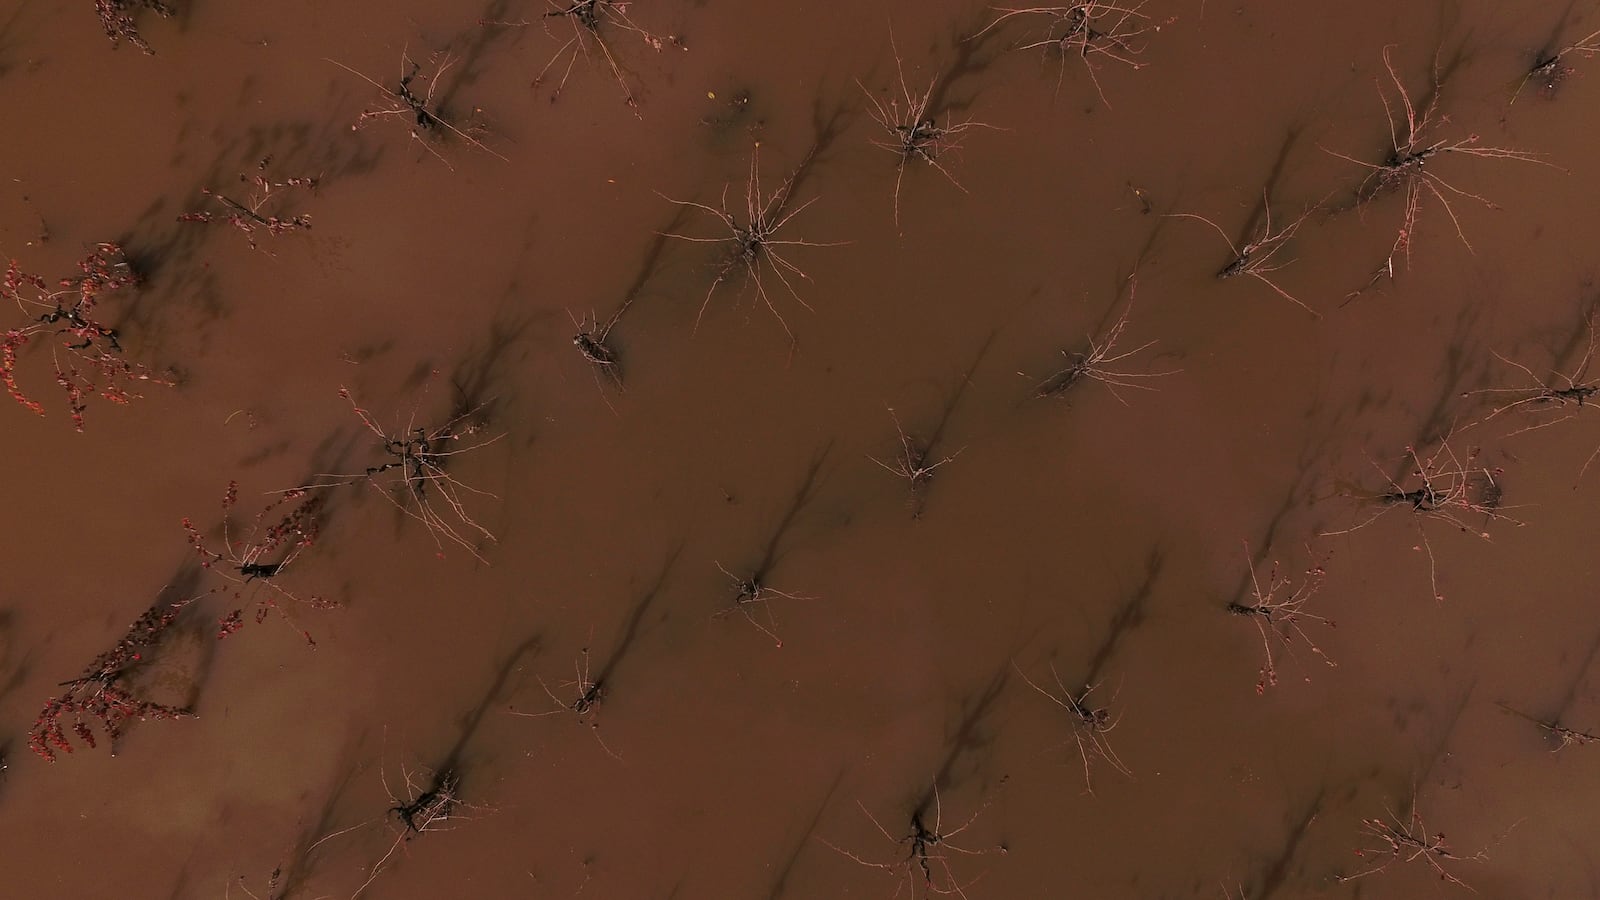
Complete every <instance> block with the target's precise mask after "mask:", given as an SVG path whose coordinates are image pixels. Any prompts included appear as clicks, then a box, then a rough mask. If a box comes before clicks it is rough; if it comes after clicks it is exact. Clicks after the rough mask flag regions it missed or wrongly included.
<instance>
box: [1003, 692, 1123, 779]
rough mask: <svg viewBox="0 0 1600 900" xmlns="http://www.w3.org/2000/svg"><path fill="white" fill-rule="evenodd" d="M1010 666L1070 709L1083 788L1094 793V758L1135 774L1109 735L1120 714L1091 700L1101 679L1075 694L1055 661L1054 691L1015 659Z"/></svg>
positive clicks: (1049, 697)
mask: <svg viewBox="0 0 1600 900" xmlns="http://www.w3.org/2000/svg"><path fill="white" fill-rule="evenodd" d="M1011 667H1012V668H1014V669H1016V670H1017V674H1018V675H1021V676H1022V680H1023V681H1025V682H1027V683H1028V687H1031V688H1033V689H1034V690H1035V691H1037V692H1038V693H1039V694H1040V695H1041V696H1043V697H1046V698H1048V699H1049V700H1050V702H1051V703H1054V704H1055V705H1056V706H1059V707H1061V708H1062V709H1063V710H1065V711H1066V712H1067V714H1068V716H1069V717H1070V718H1069V719H1068V725H1069V726H1070V727H1071V729H1072V743H1073V744H1074V745H1075V746H1076V747H1077V749H1078V758H1079V760H1080V761H1082V763H1083V789H1084V790H1085V791H1086V792H1087V793H1089V794H1093V793H1094V779H1093V776H1092V772H1091V770H1092V768H1093V764H1094V761H1095V760H1100V761H1101V762H1103V763H1105V764H1106V765H1109V766H1110V767H1111V768H1112V769H1114V770H1115V771H1117V772H1118V773H1120V774H1122V775H1123V776H1124V777H1126V778H1132V777H1133V772H1132V771H1130V770H1129V769H1128V766H1127V764H1126V763H1124V762H1123V761H1122V757H1120V756H1118V755H1117V751H1115V750H1113V749H1111V741H1110V738H1109V737H1108V735H1110V734H1111V732H1112V731H1113V730H1114V729H1115V728H1116V727H1117V722H1118V721H1119V720H1120V717H1118V716H1113V715H1112V714H1111V710H1110V709H1109V708H1107V707H1104V706H1094V705H1092V704H1091V703H1090V702H1089V695H1090V694H1092V693H1094V692H1095V690H1096V689H1098V688H1099V687H1100V683H1099V682H1096V683H1094V684H1091V685H1084V688H1083V690H1081V691H1079V692H1077V693H1073V692H1072V691H1070V690H1068V689H1067V686H1066V685H1065V684H1062V682H1061V676H1060V675H1059V674H1057V673H1056V667H1055V664H1054V663H1052V664H1051V665H1050V677H1051V679H1052V680H1054V681H1055V686H1056V690H1055V691H1051V690H1049V689H1047V688H1044V687H1040V686H1039V685H1038V684H1036V683H1035V682H1034V680H1033V679H1031V678H1029V677H1028V674H1027V673H1026V672H1024V671H1022V667H1021V666H1018V665H1017V664H1016V663H1015V662H1013V663H1012V664H1011ZM1113 700H1115V698H1113Z"/></svg>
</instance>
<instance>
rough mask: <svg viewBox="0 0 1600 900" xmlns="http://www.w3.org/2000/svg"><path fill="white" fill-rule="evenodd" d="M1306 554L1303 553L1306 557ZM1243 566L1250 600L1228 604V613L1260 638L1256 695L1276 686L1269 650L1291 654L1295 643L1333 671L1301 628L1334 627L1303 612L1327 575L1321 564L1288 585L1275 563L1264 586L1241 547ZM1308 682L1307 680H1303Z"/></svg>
mask: <svg viewBox="0 0 1600 900" xmlns="http://www.w3.org/2000/svg"><path fill="white" fill-rule="evenodd" d="M1309 553H1310V550H1309V549H1308V550H1307V554H1308V555H1309ZM1244 556H1245V563H1246V564H1247V565H1249V566H1250V598H1249V600H1248V601H1247V602H1244V603H1240V602H1238V601H1234V602H1231V603H1229V604H1228V612H1230V613H1232V614H1234V615H1236V616H1242V617H1244V618H1247V619H1249V620H1250V621H1251V622H1253V623H1254V624H1255V626H1256V630H1257V631H1258V632H1259V633H1260V635H1261V650H1262V652H1263V653H1264V654H1265V656H1266V661H1265V662H1263V663H1262V664H1261V677H1260V678H1259V679H1257V681H1256V693H1257V694H1263V693H1266V690H1267V688H1269V687H1273V686H1274V685H1276V684H1277V683H1278V665H1277V661H1276V659H1274V657H1273V647H1274V646H1279V647H1282V648H1283V650H1284V651H1285V652H1289V653H1292V652H1293V651H1294V641H1295V640H1296V639H1298V640H1300V641H1301V642H1303V643H1304V644H1305V645H1306V647H1307V648H1308V649H1310V650H1311V652H1312V653H1314V654H1316V655H1317V656H1318V657H1319V658H1320V659H1321V660H1322V661H1323V662H1324V663H1327V664H1328V666H1329V667H1336V666H1337V665H1338V664H1337V663H1335V662H1334V661H1333V660H1332V659H1331V658H1329V657H1328V654H1326V653H1324V652H1322V648H1321V647H1318V646H1317V644H1316V642H1315V641H1313V640H1312V639H1311V636H1310V635H1308V634H1306V632H1305V628H1304V627H1303V625H1311V624H1315V625H1325V626H1327V627H1329V628H1332V627H1334V622H1333V620H1332V619H1328V618H1325V617H1323V616H1319V615H1317V614H1315V613H1312V612H1310V611H1308V610H1307V609H1306V606H1307V605H1308V604H1309V603H1310V602H1311V600H1312V598H1313V597H1315V596H1316V595H1317V591H1318V590H1320V589H1321V588H1322V580H1323V578H1324V577H1325V576H1326V575H1327V570H1326V569H1324V568H1323V565H1322V563H1321V562H1316V561H1313V562H1312V564H1311V566H1310V568H1308V569H1306V571H1305V574H1304V577H1303V578H1301V579H1300V580H1299V581H1298V583H1296V582H1295V581H1291V580H1290V578H1289V576H1288V575H1286V574H1284V573H1283V572H1282V570H1281V568H1280V566H1279V564H1278V562H1277V561H1273V563H1272V566H1271V568H1270V569H1268V571H1267V576H1266V583H1265V585H1263V584H1262V579H1261V577H1260V576H1259V575H1257V574H1256V566H1255V565H1254V564H1253V563H1252V562H1251V558H1250V544H1249V542H1246V543H1245V545H1244ZM1306 680H1307V681H1310V680H1311V679H1310V678H1309V677H1308V678H1307V679H1306Z"/></svg>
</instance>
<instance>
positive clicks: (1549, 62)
mask: <svg viewBox="0 0 1600 900" xmlns="http://www.w3.org/2000/svg"><path fill="white" fill-rule="evenodd" d="M1552 43H1554V42H1553V41H1552ZM1597 53H1600V31H1592V32H1590V33H1589V34H1586V35H1584V36H1583V37H1581V38H1579V39H1578V40H1577V41H1574V42H1573V43H1571V44H1568V45H1566V46H1565V47H1562V48H1560V49H1558V50H1555V51H1554V52H1549V53H1541V54H1539V56H1538V57H1537V58H1536V59H1535V60H1534V61H1533V65H1532V66H1530V67H1529V68H1528V71H1527V74H1525V75H1523V76H1522V81H1520V82H1518V83H1517V89H1516V91H1515V92H1513V93H1512V95H1511V102H1512V103H1516V102H1517V98H1518V97H1520V96H1522V89H1523V88H1525V87H1527V86H1528V82H1530V81H1532V82H1533V83H1535V84H1536V85H1538V88H1539V96H1541V97H1543V98H1545V99H1546V100H1551V99H1554V98H1555V95H1556V91H1557V90H1559V89H1560V87H1561V85H1562V84H1563V83H1564V82H1565V81H1566V80H1567V78H1568V77H1570V76H1571V75H1572V73H1573V71H1574V69H1573V68H1572V67H1571V66H1569V65H1567V63H1566V62H1565V60H1566V58H1567V57H1568V56H1571V55H1573V54H1576V55H1578V56H1582V57H1583V58H1584V59H1591V58H1593V57H1594V55H1595V54H1597Z"/></svg>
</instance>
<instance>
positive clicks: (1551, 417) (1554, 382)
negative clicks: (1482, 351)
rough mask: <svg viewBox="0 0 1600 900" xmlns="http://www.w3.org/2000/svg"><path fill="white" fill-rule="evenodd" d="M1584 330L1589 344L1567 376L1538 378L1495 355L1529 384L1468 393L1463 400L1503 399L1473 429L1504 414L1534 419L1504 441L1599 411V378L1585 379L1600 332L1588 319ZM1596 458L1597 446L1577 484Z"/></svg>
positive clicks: (1598, 341)
mask: <svg viewBox="0 0 1600 900" xmlns="http://www.w3.org/2000/svg"><path fill="white" fill-rule="evenodd" d="M1587 327H1588V330H1589V341H1588V343H1587V345H1586V346H1585V349H1584V353H1583V357H1582V358H1581V359H1580V360H1578V364H1577V365H1576V366H1575V367H1573V369H1572V371H1571V372H1558V371H1554V370H1552V371H1551V373H1550V376H1549V377H1547V378H1546V377H1540V376H1539V375H1537V374H1535V373H1534V371H1533V369H1531V368H1529V367H1528V366H1525V365H1523V364H1522V363H1519V362H1517V361H1515V360H1513V359H1508V358H1507V357H1505V356H1502V355H1501V354H1500V353H1499V352H1495V353H1494V357H1495V359H1498V360H1500V361H1501V362H1503V363H1505V364H1506V365H1508V366H1511V367H1512V368H1514V369H1517V370H1518V371H1520V372H1522V374H1524V375H1526V376H1527V381H1528V382H1529V384H1527V385H1525V386H1523V387H1500V388H1483V389H1481V390H1476V391H1468V392H1467V394H1466V395H1465V396H1469V397H1470V396H1473V395H1476V394H1486V395H1493V396H1498V397H1502V398H1507V399H1505V401H1504V402H1502V403H1500V404H1499V405H1498V406H1496V407H1495V408H1494V409H1493V410H1492V411H1491V412H1490V413H1489V414H1488V415H1487V416H1485V417H1484V418H1483V419H1482V420H1480V421H1479V422H1476V423H1474V425H1480V424H1483V423H1484V422H1488V421H1490V420H1492V419H1495V418H1497V417H1498V416H1500V415H1502V414H1504V413H1522V414H1524V415H1526V416H1528V417H1530V418H1534V419H1536V421H1534V422H1533V423H1532V424H1530V425H1526V426H1523V427H1521V428H1518V429H1516V430H1514V431H1512V432H1511V433H1510V434H1509V435H1507V437H1515V436H1516V435H1519V434H1524V433H1526V432H1529V431H1538V430H1540V429H1542V428H1549V427H1550V426H1552V425H1559V424H1561V423H1562V422H1566V421H1568V420H1570V419H1574V418H1577V417H1578V416H1580V415H1583V411H1584V410H1585V409H1596V408H1600V403H1597V402H1596V399H1595V395H1596V394H1600V378H1595V377H1591V376H1590V375H1589V365H1590V363H1592V362H1593V361H1594V355H1595V348H1596V346H1597V343H1600V332H1597V331H1596V329H1595V325H1594V317H1593V316H1592V315H1591V316H1590V317H1589V319H1588V322H1587ZM1597 456H1600V446H1597V447H1596V448H1595V449H1594V451H1593V452H1591V453H1590V454H1589V455H1588V457H1586V458H1585V459H1584V461H1583V467H1582V468H1580V469H1579V470H1578V478H1579V479H1580V480H1581V479H1582V478H1583V476H1584V474H1585V473H1587V472H1588V471H1589V466H1590V465H1591V464H1593V463H1594V461H1595V457H1597Z"/></svg>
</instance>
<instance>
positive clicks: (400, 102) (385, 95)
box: [327, 51, 509, 170]
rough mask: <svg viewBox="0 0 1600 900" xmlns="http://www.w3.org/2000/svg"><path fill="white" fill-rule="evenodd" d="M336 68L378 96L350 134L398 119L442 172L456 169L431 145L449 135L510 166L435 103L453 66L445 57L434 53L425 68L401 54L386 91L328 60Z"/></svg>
mask: <svg viewBox="0 0 1600 900" xmlns="http://www.w3.org/2000/svg"><path fill="white" fill-rule="evenodd" d="M327 61H328V62H331V63H333V64H334V65H336V66H338V67H339V68H341V69H343V70H345V71H346V72H349V73H350V74H352V75H354V76H356V77H357V78H360V79H361V80H362V81H365V82H366V83H368V84H370V85H372V86H373V87H375V88H377V89H378V91H379V93H380V95H381V96H380V99H379V102H378V103H377V104H375V105H373V106H370V107H368V108H367V109H365V110H362V112H361V115H360V116H359V117H357V119H356V123H355V124H354V125H351V126H350V130H351V131H359V130H360V129H361V128H363V127H365V126H366V125H367V124H369V123H371V122H376V121H387V120H391V119H395V118H398V119H399V120H400V121H402V122H405V123H407V124H408V130H409V132H410V135H411V139H412V140H414V141H416V142H417V143H418V144H420V145H421V146H422V148H423V149H424V150H426V151H428V153H430V154H432V155H433V157H434V158H435V159H437V160H439V162H441V163H444V166H445V168H447V169H451V170H454V169H455V167H454V166H452V165H450V162H449V161H448V160H446V159H445V158H444V155H443V154H441V153H440V152H439V151H438V150H436V149H435V148H434V146H433V142H434V141H435V140H437V139H438V138H440V137H441V136H443V135H445V134H451V135H454V136H455V137H457V138H459V139H461V140H463V141H465V142H466V143H467V144H468V146H471V147H473V148H476V149H478V150H482V151H483V152H484V153H487V154H489V155H490V156H493V157H494V158H495V159H498V160H500V161H502V162H509V160H507V159H506V158H505V157H504V156H501V155H500V154H498V153H496V152H494V151H493V150H490V149H489V148H488V147H487V146H485V145H484V143H483V141H482V140H480V139H479V138H480V136H481V135H482V134H483V133H484V129H483V128H481V127H480V126H478V125H474V124H471V123H468V124H463V125H457V124H456V122H455V121H454V120H453V119H452V117H451V116H450V114H448V113H447V112H446V111H445V110H443V109H441V108H440V105H439V104H438V103H435V102H434V99H433V97H434V93H435V92H437V91H438V89H439V82H440V80H441V79H443V78H444V76H445V73H446V72H448V71H450V68H451V67H452V66H454V65H455V64H456V59H455V57H453V56H451V55H449V54H446V53H435V54H433V55H432V56H431V57H429V59H428V62H427V67H426V69H424V66H423V64H422V63H419V62H416V61H414V60H413V59H412V58H411V56H410V54H409V53H408V52H406V51H401V53H400V77H399V79H398V80H397V81H396V82H395V86H394V87H385V86H384V85H382V84H380V83H378V82H377V81H375V80H374V79H372V78H371V77H369V76H367V75H366V74H364V73H362V72H358V71H356V70H355V69H352V68H350V67H349V66H347V65H345V64H344V63H342V62H339V61H338V60H336V59H328V60H327Z"/></svg>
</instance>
